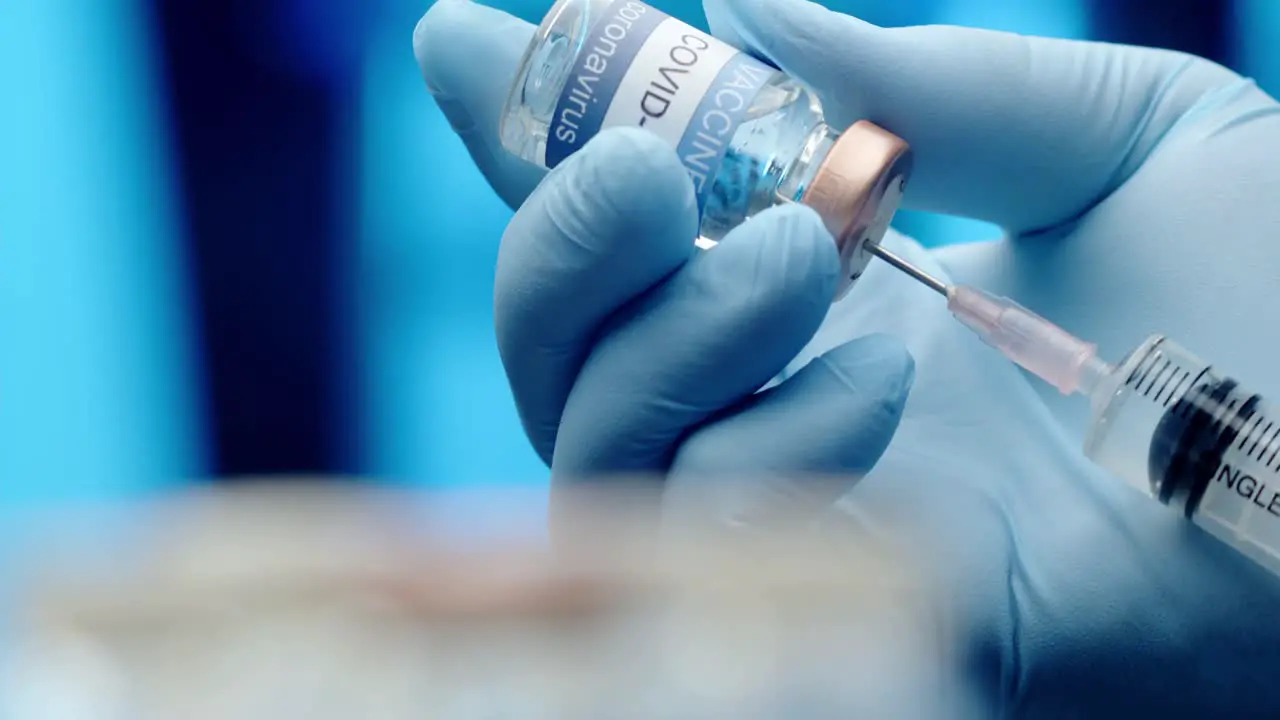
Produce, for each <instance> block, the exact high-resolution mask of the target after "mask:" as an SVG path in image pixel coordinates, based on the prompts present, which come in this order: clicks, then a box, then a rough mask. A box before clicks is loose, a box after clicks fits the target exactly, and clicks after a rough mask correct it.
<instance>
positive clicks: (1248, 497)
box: [1085, 337, 1280, 574]
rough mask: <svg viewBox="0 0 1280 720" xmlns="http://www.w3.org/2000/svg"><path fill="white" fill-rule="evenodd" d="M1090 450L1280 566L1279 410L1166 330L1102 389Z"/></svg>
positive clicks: (1243, 548)
mask: <svg viewBox="0 0 1280 720" xmlns="http://www.w3.org/2000/svg"><path fill="white" fill-rule="evenodd" d="M1095 400H1096V401H1095V408H1096V412H1097V414H1096V416H1095V418H1094V424H1093V427H1092V429H1091V431H1090V435H1089V438H1088V440H1087V441H1086V446H1085V453H1086V454H1087V455H1088V456H1089V458H1090V459H1092V460H1093V461H1094V462H1096V463H1097V464H1099V465H1101V466H1102V467H1104V468H1106V469H1107V470H1109V471H1111V472H1112V473H1114V474H1115V475H1117V476H1119V477H1120V478H1122V479H1124V480H1126V481H1127V482H1129V483H1130V484H1131V485H1134V486H1136V487H1138V488H1140V489H1142V490H1144V491H1146V492H1147V493H1149V494H1150V495H1151V496H1152V497H1154V498H1156V499H1157V500H1159V501H1161V502H1162V503H1164V504H1166V505H1169V506H1170V507H1172V508H1175V509H1176V510H1178V511H1179V512H1181V513H1183V514H1184V515H1185V516H1186V517H1187V518H1189V519H1190V520H1192V521H1193V522H1195V523H1196V524H1197V525H1199V526H1201V527H1202V528H1204V529H1205V530H1207V531H1209V532H1210V533H1212V534H1213V535H1215V536H1216V537H1218V538H1219V539H1220V540H1222V541H1223V542H1226V543H1227V544H1229V545H1231V546H1232V547H1234V548H1236V549H1237V550H1239V551H1240V552H1241V553H1243V554H1245V555H1247V556H1249V557H1251V558H1253V559H1254V560H1256V561H1257V562H1259V563H1260V564H1262V565H1263V566H1265V567H1267V568H1268V569H1270V570H1271V571H1272V572H1274V573H1276V574H1280V415H1277V414H1276V412H1275V410H1274V408H1272V407H1271V405H1270V404H1269V403H1267V402H1266V400H1264V399H1263V398H1262V397H1261V396H1259V395H1257V394H1255V393H1252V392H1249V391H1248V390H1247V389H1245V388H1244V387H1242V386H1240V385H1239V384H1238V383H1237V382H1236V381H1235V380H1233V379H1232V378H1230V377H1227V376H1225V375H1221V374H1219V373H1217V372H1215V371H1214V369H1213V368H1212V367H1211V366H1210V365H1209V364H1207V363H1205V362H1204V361H1202V360H1200V359H1199V358H1197V357H1195V356H1194V355H1192V354H1191V353H1189V352H1187V351H1186V350H1184V349H1183V348H1181V347H1179V346H1178V345H1176V344H1174V343H1172V342H1170V341H1169V340H1167V339H1165V338H1163V337H1153V338H1151V339H1150V340H1148V341H1147V342H1146V343H1144V344H1143V345H1142V346H1141V347H1139V348H1138V349H1137V350H1136V351H1134V352H1133V353H1132V354H1131V355H1130V356H1129V357H1128V358H1127V359H1126V360H1125V362H1124V363H1122V364H1121V365H1120V367H1119V368H1118V369H1117V371H1116V374H1115V376H1114V382H1113V383H1112V384H1111V386H1110V391H1109V394H1108V395H1107V396H1105V397H1102V398H1097V399H1095Z"/></svg>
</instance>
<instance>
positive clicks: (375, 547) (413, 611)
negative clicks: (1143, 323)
mask: <svg viewBox="0 0 1280 720" xmlns="http://www.w3.org/2000/svg"><path fill="white" fill-rule="evenodd" d="M422 506H423V500H422V498H421V496H409V495H398V494H389V493H369V492H357V491H353V490H350V489H343V490H339V489H335V488H325V487H315V488H310V489H300V488H298V487H293V488H288V489H285V488H272V489H259V490H254V491H248V490H241V491H236V492H205V493H198V494H192V495H186V496H183V497H180V498H175V499H171V500H166V501H161V502H154V503H150V504H147V505H145V506H144V505H139V506H136V507H132V508H120V507H116V508H113V509H112V510H111V513H112V515H113V518H112V521H111V522H110V523H95V522H92V521H90V518H89V516H90V515H91V514H92V513H87V514H86V513H81V514H80V515H79V516H77V517H74V518H73V517H70V516H68V517H65V518H63V520H64V521H70V522H72V523H75V524H76V525H77V526H79V527H80V528H81V530H80V531H79V532H77V533H75V536H74V539H68V537H70V536H69V535H68V534H66V533H63V532H40V531H32V532H29V533H27V534H26V535H25V536H24V538H22V540H21V541H20V544H19V545H18V548H19V549H20V553H18V556H19V557H22V558H23V560H24V561H23V562H22V563H21V564H20V565H19V566H18V567H16V568H14V569H13V571H12V573H11V577H10V579H11V580H14V581H17V584H16V585H15V586H14V587H16V588H17V592H15V593H12V594H11V597H10V600H11V601H12V606H11V608H10V612H9V613H8V617H7V618H6V621H7V622H6V626H7V627H6V629H5V631H4V642H3V643H0V644H2V645H3V652H4V660H3V664H0V668H2V669H3V672H2V673H0V713H2V716H3V717H5V718H22V720H45V719H49V720H53V719H54V718H56V719H58V720H70V719H73V718H74V719H76V720H125V719H128V720H149V719H152V718H155V719H157V720H159V719H161V718H163V719H165V720H205V719H209V720H212V719H213V718H218V719H229V718H235V719H240V718H243V719H246V720H258V719H260V718H261V719H263V720H266V719H268V718H270V719H271V720H278V719H279V718H307V720H339V719H341V720H346V719H347V718H379V720H399V719H400V718H405V719H406V720H407V719H408V718H415V719H418V718H432V719H435V718H442V719H448V720H453V719H455V718H459V719H461V718H477V719H479V718H484V719H490V718H493V719H497V718H557V719H572V718H583V719H584V720H586V719H598V718H631V717H635V718H682V719H683V718H688V719H699V718H798V719H799V718H837V717H840V718H847V717H864V716H866V717H895V718H915V717H929V718H937V717H954V716H956V715H958V714H959V711H960V708H961V707H962V703H961V699H960V698H959V697H958V696H956V695H955V694H954V693H953V692H952V690H953V688H951V686H950V683H949V682H948V677H947V675H946V673H945V671H944V669H945V668H947V667H951V666H952V663H949V662H946V659H947V649H948V638H947V634H946V631H945V626H944V623H942V622H941V621H940V620H939V618H938V617H936V616H935V615H934V614H933V613H932V610H931V608H934V607H937V604H936V603H935V602H933V601H932V600H933V598H931V594H930V593H929V592H928V591H927V588H926V587H925V586H924V585H923V584H922V583H921V581H920V578H916V577H911V576H910V575H909V574H907V573H905V572H904V568H910V567H912V566H911V565H910V564H905V565H904V564H903V563H901V562H900V561H899V559H897V558H894V557H892V556H890V555H889V554H888V553H877V554H871V553H867V554H859V555H854V554H850V553H849V552H848V551H847V550H846V551H843V552H839V553H837V552H836V551H835V550H834V549H833V548H835V547H836V544H834V543H829V542H828V543H824V542H823V541H822V540H821V539H820V538H818V537H815V536H813V535H810V534H807V533H790V532H784V531H779V532H777V533H772V534H770V535H769V536H768V537H761V536H758V535H757V536H755V537H750V538H748V537H746V536H741V535H738V536H734V535H730V534H727V533H724V532H721V533H719V534H715V535H713V534H711V533H702V534H694V533H683V534H679V535H677V534H676V533H674V532H672V531H666V532H664V533H663V534H662V536H661V537H659V536H657V535H655V534H652V533H650V532H648V531H647V530H645V529H644V526H643V524H641V523H639V522H634V519H635V518H634V517H628V516H627V514H626V513H621V512H619V510H620V507H619V506H617V505H615V504H611V503H607V502H600V501H598V499H596V500H593V502H591V503H582V505H581V509H580V510H579V511H577V512H575V513H574V514H573V517H574V520H573V522H572V527H573V530H574V533H573V541H572V542H571V543H564V546H563V547H560V548H559V550H558V552H556V553H555V554H554V556H553V555H552V554H551V553H550V552H549V551H548V549H547V544H546V543H545V542H543V541H540V540H538V539H537V538H534V537H531V536H528V535H523V536H521V535H519V534H518V533H512V534H507V535H505V536H499V535H495V536H493V537H492V538H491V539H490V540H489V541H483V542H474V541H473V542H461V541H460V540H459V536H458V534H457V533H456V531H453V530H450V529H448V528H443V527H442V526H440V525H439V524H438V523H434V522H432V521H430V520H429V519H424V517H425V516H424V515H423V513H421V512H420V511H419V510H418V508H421V507H422ZM46 520H47V521H45V522H41V523H39V524H40V526H42V527H46V528H57V529H59V530H61V529H64V528H66V527H68V525H67V523H66V522H58V521H56V519H55V518H53V517H49V518H47V519H46ZM92 527H102V528H104V529H103V530H101V531H94V530H85V529H84V528H92ZM109 528H115V529H114V530H113V529H109ZM126 528H127V532H126V531H125V529H126ZM473 540H474V538H473ZM922 690H924V692H922Z"/></svg>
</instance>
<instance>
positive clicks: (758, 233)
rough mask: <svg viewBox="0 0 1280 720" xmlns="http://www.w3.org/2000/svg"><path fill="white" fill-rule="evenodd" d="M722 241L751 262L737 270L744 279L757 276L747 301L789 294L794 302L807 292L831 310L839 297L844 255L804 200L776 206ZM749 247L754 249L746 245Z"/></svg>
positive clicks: (737, 276) (773, 299)
mask: <svg viewBox="0 0 1280 720" xmlns="http://www.w3.org/2000/svg"><path fill="white" fill-rule="evenodd" d="M721 245H722V249H723V251H725V252H726V254H727V253H729V252H733V253H734V254H736V255H737V256H738V262H737V263H735V265H737V264H750V265H751V267H750V268H749V269H748V268H743V267H737V268H735V272H734V279H735V281H738V282H741V280H742V279H743V278H747V277H752V278H755V280H753V281H751V282H750V283H749V287H744V288H743V289H744V292H743V293H742V294H741V296H740V297H741V298H742V300H743V301H744V302H750V303H756V302H759V303H774V302H780V301H782V300H783V298H784V297H785V298H788V302H789V303H790V304H794V302H795V300H797V299H798V296H797V293H801V294H803V296H804V297H805V298H808V299H809V300H810V301H812V302H813V303H818V304H820V305H821V306H822V307H824V308H825V307H826V305H828V304H829V303H830V301H831V298H832V297H833V296H834V295H835V292H836V287H837V285H838V284H839V279H840V254H839V252H838V251H837V250H836V244H835V240H834V239H833V238H832V237H831V233H830V232H829V231H828V230H827V228H826V225H825V224H824V223H823V222H822V218H821V217H820V216H819V215H818V213H817V212H816V211H815V210H813V208H810V207H808V206H806V205H800V204H792V205H782V206H778V207H774V208H770V209H769V210H766V211H764V212H762V213H760V214H759V215H756V216H755V217H754V218H752V219H751V221H750V222H748V223H746V224H744V225H741V226H739V227H738V228H736V229H735V230H734V231H733V232H731V233H729V235H728V236H726V237H725V239H724V240H723V242H722V243H721ZM746 247H750V248H751V250H750V251H749V252H748V251H745V250H744V249H740V248H746ZM725 275H726V277H727V275H728V273H725ZM748 291H749V292H748ZM824 314H825V310H824Z"/></svg>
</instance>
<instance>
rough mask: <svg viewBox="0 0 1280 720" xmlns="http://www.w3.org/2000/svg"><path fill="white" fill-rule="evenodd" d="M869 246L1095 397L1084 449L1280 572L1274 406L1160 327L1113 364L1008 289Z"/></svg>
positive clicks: (980, 331)
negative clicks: (983, 286) (968, 281)
mask: <svg viewBox="0 0 1280 720" xmlns="http://www.w3.org/2000/svg"><path fill="white" fill-rule="evenodd" d="M867 248H868V250H870V251H871V252H872V253H874V254H875V255H876V256H877V257H879V258H880V259H882V260H884V261H885V262H887V263H889V264H890V265H892V266H894V267H896V268H897V269H899V270H901V271H902V272H904V273H906V274H907V275H909V276H911V277H912V278H915V279H916V280H918V281H919V282H920V283H922V284H923V285H925V286H927V287H929V288H931V289H933V290H934V291H936V292H937V293H939V294H940V295H942V296H944V297H945V298H946V299H947V307H948V309H950V311H951V313H952V314H953V315H954V316H955V317H956V319H958V320H959V321H960V322H961V323H963V324H964V325H965V326H967V327H969V328H970V329H971V330H973V331H974V332H975V333H977V335H978V337H980V338H981V339H982V340H983V341H984V342H985V343H987V344H988V345H990V346H991V347H993V348H995V349H996V350H999V351H1000V352H1001V354H1003V355H1004V356H1005V357H1007V358H1008V359H1010V360H1012V361H1013V362H1014V363H1016V364H1018V365H1019V366H1021V367H1022V368H1024V369H1025V370H1027V371H1029V372H1030V373H1031V374H1033V375H1035V376H1036V377H1039V378H1040V379H1042V380H1044V381H1045V382H1047V383H1049V384H1050V385H1053V386H1054V387H1056V388H1057V389H1058V390H1059V391H1060V392H1061V393H1062V394H1064V395H1077V394H1079V395H1084V396H1086V397H1088V398H1089V400H1090V403H1091V405H1092V407H1093V419H1092V422H1091V424H1090V427H1089V432H1088V436H1087V439H1086V440H1085V448H1084V452H1085V455H1086V456H1087V457H1088V458H1089V459H1090V460H1092V461H1093V462H1095V463H1097V464H1098V465H1099V466H1101V467H1102V468H1104V469H1106V470H1108V471H1110V472H1111V473H1112V474H1114V475H1116V476H1118V477H1120V478H1121V479H1123V480H1125V481H1126V482H1128V483H1129V484H1130V485H1132V486H1134V487H1136V488H1138V489H1139V490H1141V491H1143V492H1145V493H1147V494H1148V495H1150V496H1151V497H1153V498H1155V499H1157V500H1159V501H1160V502H1162V503H1164V504H1165V505H1168V506H1170V507H1173V508H1175V509H1177V510H1179V511H1181V512H1182V513H1183V514H1184V515H1185V516H1186V517H1187V518H1188V519H1189V520H1191V521H1192V522H1194V523H1196V524H1197V525H1199V526H1200V527H1202V528H1204V529H1205V530H1207V531H1209V532H1210V533H1211V534H1213V535H1214V536H1216V537H1217V538H1218V539H1220V540H1222V541H1223V542H1225V543H1227V544H1228V545H1230V546H1232V547H1234V548H1236V549H1237V550H1239V551H1240V552H1241V553H1243V554H1244V555H1247V556H1248V557H1250V558H1253V559H1254V560H1255V561H1257V562H1258V563H1260V564H1261V565H1263V566H1264V567H1266V568H1268V569H1269V570H1271V571H1272V572H1273V573H1275V574H1277V575H1280V415H1277V414H1276V413H1274V412H1273V410H1272V408H1271V406H1270V404H1269V403H1267V402H1266V401H1265V400H1264V399H1263V398H1262V397H1261V396H1260V395H1256V394H1253V393H1250V392H1248V391H1247V390H1245V389H1243V388H1242V387H1240V386H1239V385H1238V384H1237V383H1236V381H1235V380H1233V379H1231V378H1229V377H1226V376H1224V375H1220V374H1218V373H1216V372H1214V370H1213V368H1212V367H1211V366H1210V365H1209V364H1207V363H1205V362H1202V361H1201V360H1199V359H1198V358H1196V357H1195V356H1194V355H1192V354H1191V353H1189V352H1187V351H1185V350H1183V349H1182V348H1180V347H1178V346H1177V345H1175V344H1174V343H1172V342H1170V341H1168V340H1167V339H1165V338H1164V337H1163V336H1159V335H1156V336H1153V337H1151V338H1149V339H1148V340H1147V341H1146V342H1144V343H1143V344H1142V345H1140V346H1139V347H1138V348H1137V349H1135V350H1134V351H1133V352H1131V353H1129V355H1128V356H1127V357H1126V358H1125V359H1124V360H1123V361H1122V362H1120V363H1119V364H1118V365H1111V364H1109V363H1107V362H1105V361H1103V360H1102V359H1101V358H1099V357H1098V355H1097V346H1096V345H1094V344H1092V343H1089V342H1086V341H1084V340H1081V339H1079V338H1077V337H1075V336H1073V335H1071V334H1070V333H1068V332H1067V331H1065V330H1063V329H1062V328H1060V327H1058V326H1056V325H1054V324H1053V323H1051V322H1049V321H1048V320H1045V319H1044V318H1042V317H1040V316H1039V315H1036V314H1035V313H1033V312H1031V311H1030V310H1027V309H1026V308H1024V307H1022V306H1021V305H1019V304H1018V303H1016V302H1014V301H1013V300H1010V299H1008V298H1003V297H997V296H995V295H992V294H990V293H987V292H984V291H983V290H980V289H978V288H974V287H970V286H966V285H949V284H947V283H944V282H942V281H941V280H938V279H937V278H935V277H933V276H931V275H929V274H928V273H926V272H924V271H923V270H921V269H920V268H918V267H916V266H914V265H912V264H911V263H909V262H907V261H906V260H903V259H902V258H900V257H898V256H897V255H895V254H893V253H892V252H890V251H889V250H886V249H885V248H883V247H880V246H878V245H874V244H870V243H869V244H868V245H867Z"/></svg>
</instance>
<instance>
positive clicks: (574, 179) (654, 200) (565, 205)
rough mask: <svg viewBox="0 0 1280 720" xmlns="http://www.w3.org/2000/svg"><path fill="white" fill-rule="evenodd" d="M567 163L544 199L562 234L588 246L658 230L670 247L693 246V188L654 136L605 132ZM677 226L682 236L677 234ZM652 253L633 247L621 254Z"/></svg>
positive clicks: (668, 150) (675, 159) (624, 130)
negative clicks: (658, 227)
mask: <svg viewBox="0 0 1280 720" xmlns="http://www.w3.org/2000/svg"><path fill="white" fill-rule="evenodd" d="M569 162H570V163H572V165H570V166H569V167H565V170H566V171H567V172H561V173H556V176H555V177H556V179H555V184H554V186H553V187H552V188H549V189H550V190H552V192H549V193H548V194H547V196H546V201H547V202H548V203H550V204H551V207H549V208H548V213H549V214H550V215H551V216H553V217H554V218H555V219H556V222H557V223H558V224H559V225H560V226H561V227H560V229H561V230H562V231H565V232H567V233H569V234H571V235H573V236H575V238H576V239H577V240H578V241H579V242H581V243H583V244H584V246H589V245H591V244H600V243H604V244H611V243H612V241H613V240H614V239H615V237H614V236H617V235H618V234H619V233H622V234H626V235H628V236H631V235H633V234H635V230H636V229H637V228H638V227H652V226H656V225H661V226H663V227H666V228H670V229H671V230H672V232H670V233H668V234H667V235H666V236H665V237H669V238H670V242H671V244H672V246H673V247H678V248H682V249H687V248H691V247H692V243H691V242H690V241H689V238H692V237H695V236H696V235H697V197H696V196H695V194H694V190H693V183H692V182H691V181H690V180H689V174H688V172H687V171H686V170H685V168H684V166H683V165H682V164H681V163H680V159H679V157H677V156H676V153H675V151H674V150H672V148H671V146H670V145H668V144H666V143H665V142H663V141H662V140H661V139H660V138H659V137H658V136H656V135H654V134H653V133H650V132H648V131H645V130H641V129H639V128H629V127H622V128H613V129H609V130H606V131H604V132H602V133H600V134H599V135H597V136H596V137H594V138H592V139H591V141H590V142H588V143H587V144H586V146H584V147H583V149H582V150H580V151H579V152H578V153H577V154H576V155H575V156H573V157H571V158H570V160H569ZM566 165H568V163H566ZM673 221H675V222H673ZM681 224H683V225H684V226H685V228H684V232H681V231H679V230H677V228H679V227H680V225H681ZM624 250H625V249H624ZM652 251H653V248H648V249H645V248H634V249H633V250H632V251H631V252H630V253H625V254H630V255H631V256H633V257H634V256H635V255H636V254H639V253H648V254H651V253H652ZM680 254H681V255H687V253H685V252H681V253H680Z"/></svg>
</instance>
